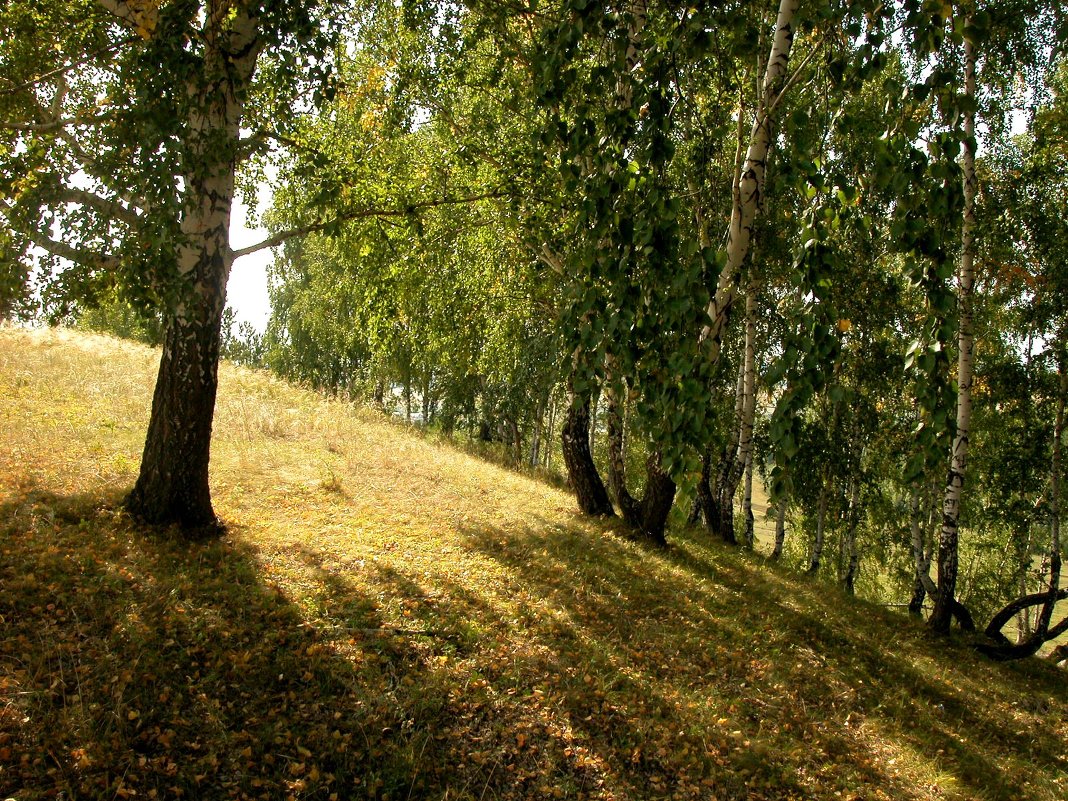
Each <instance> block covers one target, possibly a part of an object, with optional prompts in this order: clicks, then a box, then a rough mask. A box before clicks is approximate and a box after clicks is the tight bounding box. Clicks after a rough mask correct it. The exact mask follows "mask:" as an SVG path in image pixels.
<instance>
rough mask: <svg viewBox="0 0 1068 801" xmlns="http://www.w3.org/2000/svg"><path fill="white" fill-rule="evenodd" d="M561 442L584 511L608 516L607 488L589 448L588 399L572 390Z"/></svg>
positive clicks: (594, 514) (612, 513)
mask: <svg viewBox="0 0 1068 801" xmlns="http://www.w3.org/2000/svg"><path fill="white" fill-rule="evenodd" d="M560 445H561V449H562V450H563V454H564V465H565V466H566V467H567V477H568V482H569V483H570V485H571V489H572V490H573V491H574V493H575V499H576V500H577V501H578V505H579V509H581V510H582V513H583V514H587V515H593V516H597V517H600V516H605V517H611V516H613V515H614V514H615V512H614V511H613V509H612V502H611V501H610V500H609V498H608V491H607V490H606V489H605V486H604V482H603V481H602V480H601V476H600V474H599V473H598V472H597V465H595V464H594V463H593V455H592V454H591V452H590V400H589V397H588V396H587V397H585V398H580V397H578V396H577V395H576V394H575V393H574V392H572V393H571V402H570V405H569V407H568V410H567V417H566V418H565V420H564V427H563V430H562V432H561V436H560Z"/></svg>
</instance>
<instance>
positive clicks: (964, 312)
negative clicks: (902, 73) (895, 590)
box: [928, 37, 977, 633]
mask: <svg viewBox="0 0 1068 801" xmlns="http://www.w3.org/2000/svg"><path fill="white" fill-rule="evenodd" d="M964 93H965V96H966V97H968V98H970V99H972V100H974V98H975V47H974V45H972V43H971V42H970V41H969V40H968V38H967V37H965V39H964ZM964 134H965V137H966V141H965V143H964V159H963V164H962V167H963V171H964V219H963V222H962V224H961V254H960V265H959V270H958V273H957V275H958V284H959V298H958V305H957V319H958V323H957V325H958V333H957V341H958V345H959V348H960V353H959V356H958V359H957V433H956V436H955V437H954V439H953V452H952V454H951V462H950V467H949V475H948V478H947V480H946V493H945V500H944V501H943V503H942V533H941V536H940V537H939V540H938V594H937V595H936V596H935V603H934V611H932V612H931V617H930V619H929V620H928V623H929V624H930V626H931V628H932V629H934V630H935V631H937V632H942V633H945V632H948V631H949V625H950V622H951V618H952V617H953V609H954V607H955V605H956V604H957V601H956V592H957V557H958V540H959V533H958V532H959V527H960V504H961V496H962V494H963V490H964V477H965V471H966V469H967V464H968V435H969V433H970V427H971V416H972V360H973V349H974V337H973V327H974V321H973V317H972V293H973V286H974V282H975V273H974V268H973V260H974V257H975V195H976V189H977V179H976V175H975V144H974V143H975V139H974V137H975V111H974V108H972V109H970V110H968V111H966V112H965V115H964Z"/></svg>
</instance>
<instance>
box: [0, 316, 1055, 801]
mask: <svg viewBox="0 0 1068 801" xmlns="http://www.w3.org/2000/svg"><path fill="white" fill-rule="evenodd" d="M156 358H157V356H156V354H155V353H154V352H152V351H151V350H149V349H146V348H141V347H139V346H136V345H130V344H128V343H119V342H116V341H114V340H109V339H106V338H101V337H84V336H82V335H73V334H69V333H65V332H47V331H45V332H27V331H21V330H13V329H0V439H2V442H3V444H4V447H3V448H2V449H0V529H2V530H0V542H2V545H0V797H9V796H11V797H15V798H18V799H19V801H29V800H30V799H38V798H50V797H55V796H56V795H57V794H59V793H64V794H66V795H67V796H68V797H79V798H105V797H106V798H109V799H110V798H134V797H142V798H143V797H153V798H164V797H166V798H198V799H200V798H271V799H274V798H289V797H292V798H322V799H329V798H334V797H336V798H345V799H347V798H378V799H385V798H391V799H407V798H412V799H415V798H434V799H445V798H448V799H472V800H473V799H490V798H496V799H521V798H530V799H535V798H537V799H541V798H553V797H559V798H575V799H578V798H590V799H593V798H596V799H648V798H664V799H668V798H670V799H708V798H718V799H735V798H736V799H742V798H746V799H761V798H767V799H788V798H795V799H802V798H804V799H808V798H815V799H842V798H850V799H856V798H860V799H972V798H992V799H993V798H1006V799H1007V798H1024V799H1050V801H1052V800H1053V799H1061V798H1064V797H1065V796H1066V795H1068V784H1066V782H1065V779H1064V777H1065V776H1066V775H1068V698H1066V693H1065V689H1064V688H1065V683H1064V673H1063V672H1062V671H1057V670H1054V669H1052V668H1049V667H1048V666H1046V665H1043V664H1039V663H1037V662H1034V661H1032V662H1028V663H1023V664H1016V665H998V664H994V663H991V662H988V661H986V660H984V659H982V658H980V657H977V656H976V655H975V654H974V653H973V652H972V651H971V650H970V649H969V648H968V647H967V645H966V643H961V642H958V641H950V642H948V643H944V642H942V641H938V640H934V639H931V638H930V637H929V636H928V634H927V633H926V631H925V630H924V629H923V628H922V627H920V626H917V625H915V624H913V623H912V622H911V621H909V620H908V619H907V618H905V617H904V616H902V615H899V614H895V613H893V612H890V611H888V610H886V609H883V608H880V607H877V606H872V605H868V604H864V603H863V602H858V601H854V600H851V599H848V598H847V597H846V596H844V595H842V594H841V593H839V592H837V591H836V590H833V589H829V588H828V587H827V586H825V585H823V584H821V583H818V582H813V581H811V580H807V579H803V578H799V577H798V576H797V575H795V574H793V573H791V572H789V571H787V570H785V569H782V568H780V567H775V566H770V567H769V566H766V565H765V564H764V560H763V559H762V558H761V557H760V556H759V555H752V554H747V553H744V552H739V551H737V550H734V549H728V548H725V547H723V546H721V545H719V544H717V543H714V542H710V541H708V540H707V539H705V538H704V537H703V536H702V535H701V534H700V533H699V532H696V531H690V532H673V534H672V537H671V539H672V547H671V548H669V549H667V550H665V551H647V550H645V549H643V548H642V547H640V546H639V545H637V544H635V543H633V542H630V541H627V540H625V539H622V538H620V537H618V536H616V535H615V534H614V533H613V527H612V524H611V523H604V524H602V523H592V522H588V521H583V520H581V519H579V518H577V517H576V516H575V515H574V514H573V511H572V502H571V500H570V499H569V498H568V497H567V496H566V495H565V494H564V493H562V492H560V491H559V490H558V489H555V488H553V487H550V486H547V485H545V484H542V483H539V482H538V481H535V480H533V479H531V478H529V477H525V476H522V475H519V474H517V473H514V472H509V471H507V470H505V469H502V468H500V467H498V466H495V465H492V464H490V463H488V462H486V461H485V460H481V459H476V458H472V457H471V456H469V455H465V454H463V453H459V452H457V451H455V450H453V449H452V448H450V447H449V446H448V444H447V443H444V442H440V441H436V440H435V439H434V438H432V437H424V436H421V435H419V434H418V433H417V432H411V431H407V430H405V429H404V428H403V427H399V426H394V425H391V424H389V423H388V422H386V421H383V420H382V419H381V418H380V417H378V416H377V415H375V414H373V413H371V412H367V411H364V410H360V409H357V408H354V407H352V406H351V405H346V404H343V403H340V402H336V401H330V400H326V399H324V398H321V397H319V396H317V395H314V394H312V393H308V392H304V391H301V390H298V389H294V388H292V387H289V386H287V385H285V384H284V383H282V382H280V381H277V380H276V379H273V378H271V377H270V376H267V375H264V374H261V373H253V372H249V371H245V370H241V369H238V368H234V367H232V366H230V365H224V366H223V368H222V369H221V372H220V380H221V385H220V392H219V403H218V413H217V416H216V424H215V433H216V437H215V443H214V446H213V467H212V485H213V491H214V497H215V502H216V507H217V511H218V512H219V513H220V515H221V516H222V517H223V518H224V519H225V521H226V522H227V524H228V534H227V537H226V538H225V539H223V540H221V541H218V542H214V543H206V544H198V545H190V544H187V543H184V542H183V541H181V539H180V538H179V537H177V536H176V535H175V533H174V532H145V531H143V530H140V529H138V528H137V527H135V526H133V525H132V524H131V523H130V521H129V520H128V519H127V518H126V517H125V515H124V514H123V513H122V512H121V510H120V505H121V503H120V502H121V497H122V493H123V492H124V491H125V490H126V489H127V488H128V487H129V486H130V484H131V483H132V481H133V478H134V475H135V470H136V465H137V459H138V457H139V454H140V447H141V444H142V437H143V432H144V425H145V423H146V421H147V415H148V404H149V402H150V397H151V385H152V379H153V375H154V370H155V366H156V365H155V361H156ZM135 793H136V796H135V795H134V794H135Z"/></svg>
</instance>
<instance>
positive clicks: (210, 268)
mask: <svg viewBox="0 0 1068 801" xmlns="http://www.w3.org/2000/svg"><path fill="white" fill-rule="evenodd" d="M207 24H208V25H209V26H212V25H215V24H220V25H221V24H222V23H221V21H220V22H219V23H215V22H214V21H213V20H209V21H208V22H207ZM227 24H228V26H229V27H228V28H227V29H226V30H225V31H224V30H222V29H220V30H215V31H212V33H213V34H214V35H215V36H214V38H210V41H211V44H210V46H209V47H208V48H207V49H206V51H205V53H204V54H203V64H202V65H201V70H200V71H198V72H197V74H195V75H194V76H193V77H192V78H190V79H189V80H188V82H187V85H186V87H185V88H186V90H187V91H189V92H191V93H193V94H192V96H194V97H197V98H198V99H199V102H198V103H197V104H195V105H194V107H193V109H192V110H191V111H190V113H189V117H188V119H187V120H186V125H187V132H186V145H187V147H188V149H189V153H190V156H191V159H190V167H189V170H188V172H187V174H186V175H185V176H183V177H184V184H185V196H184V203H185V205H184V208H183V216H182V223H181V225H182V232H183V234H184V235H185V237H186V241H185V243H184V244H183V245H182V246H181V248H180V249H179V251H178V271H179V274H180V276H181V278H182V281H183V287H182V290H181V295H180V299H179V302H178V303H177V304H176V306H175V308H174V311H173V313H172V316H171V318H170V319H169V320H168V324H167V330H166V335H165V341H164V345H163V355H162V357H161V358H160V365H159V374H158V377H157V380H156V388H155V391H154V393H153V397H152V412H151V417H150V419H149V424H148V434H147V436H146V438H145V448H144V452H143V454H142V457H141V468H140V472H139V474H138V477H137V482H136V483H135V484H134V487H133V489H132V490H131V492H130V494H129V495H128V496H127V498H126V508H127V510H128V511H129V512H130V514H131V515H132V516H133V517H135V518H137V519H139V520H142V521H144V522H146V523H149V524H152V525H170V524H177V525H178V526H180V527H181V528H182V529H183V532H184V533H185V534H186V535H187V536H191V537H196V536H205V535H211V534H214V533H217V532H218V531H220V530H221V528H222V526H221V525H220V524H219V521H218V519H217V518H216V516H215V510H214V509H213V507H212V503H211V492H210V490H209V487H208V463H209V457H210V451H211V427H212V418H213V416H214V413H215V395H216V390H217V387H218V365H219V348H220V338H221V328H222V314H223V309H224V307H225V305H226V282H227V279H228V278H229V276H230V266H231V264H232V263H233V251H232V250H231V249H230V243H229V236H230V210H231V206H232V204H233V196H234V183H235V178H234V175H235V168H236V163H237V148H238V143H239V141H240V124H241V115H242V111H243V108H244V96H245V87H246V86H247V84H248V81H249V80H250V79H251V77H252V74H253V72H254V70H255V67H256V59H257V57H258V54H259V52H260V49H261V47H262V40H261V38H260V35H259V29H258V25H259V21H258V20H257V19H255V18H254V17H251V16H249V12H248V9H247V8H242V9H238V10H237V12H236V14H235V15H234V16H233V17H232V18H231V19H230V20H229V21H228V23H227Z"/></svg>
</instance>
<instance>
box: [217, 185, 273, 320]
mask: <svg viewBox="0 0 1068 801" xmlns="http://www.w3.org/2000/svg"><path fill="white" fill-rule="evenodd" d="M247 212H248V209H247V208H246V207H245V205H244V203H242V202H241V201H240V199H239V198H237V197H235V198H234V206H233V210H232V212H231V215H230V247H232V248H233V249H234V250H238V249H240V248H243V247H247V246H248V245H254V244H256V243H257V242H261V241H263V240H264V239H266V237H267V231H266V230H264V229H263V228H248V227H246V225H245V220H246V219H247V217H248V213H247ZM273 258H274V255H273V253H272V251H270V250H260V251H257V252H255V253H252V254H250V255H248V256H245V257H243V258H240V259H238V260H237V261H235V262H234V266H233V268H231V270H230V282H229V284H227V286H226V302H227V303H228V304H229V305H230V306H233V308H234V312H235V313H236V314H237V322H239V323H241V322H249V323H251V324H252V325H253V326H254V327H255V328H256V330H257V331H259V332H260V333H263V330H264V329H265V328H266V327H267V319H268V318H269V317H270V315H271V302H270V298H269V297H268V296H267V265H268V264H270V263H271V260H272V259H273Z"/></svg>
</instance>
